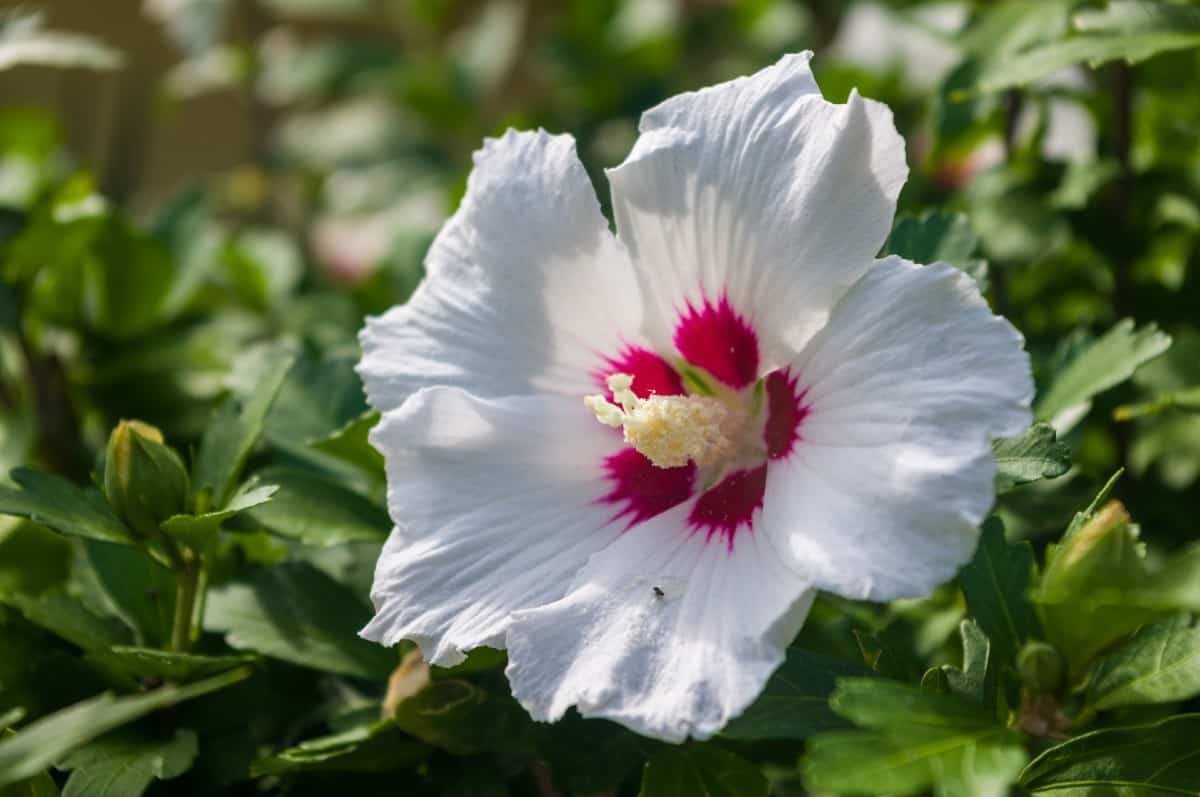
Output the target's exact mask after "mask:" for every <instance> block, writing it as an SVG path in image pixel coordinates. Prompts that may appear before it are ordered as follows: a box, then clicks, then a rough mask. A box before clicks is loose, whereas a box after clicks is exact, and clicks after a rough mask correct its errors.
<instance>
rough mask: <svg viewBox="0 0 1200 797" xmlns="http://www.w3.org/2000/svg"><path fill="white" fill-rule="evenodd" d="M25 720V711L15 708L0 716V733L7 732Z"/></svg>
mask: <svg viewBox="0 0 1200 797" xmlns="http://www.w3.org/2000/svg"><path fill="white" fill-rule="evenodd" d="M24 718H25V709H23V708H14V709H11V710H9V711H6V712H4V713H3V714H0V731H6V730H8V729H9V728H10V727H12V726H13V725H16V724H17V723H18V722H20V721H21V720H22V719H24Z"/></svg>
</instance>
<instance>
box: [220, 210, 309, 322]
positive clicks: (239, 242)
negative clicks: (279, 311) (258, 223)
mask: <svg viewBox="0 0 1200 797" xmlns="http://www.w3.org/2000/svg"><path fill="white" fill-rule="evenodd" d="M222 264H223V265H224V267H225V274H226V276H228V277H229V279H230V280H231V281H232V283H233V286H234V288H235V289H236V290H237V292H238V294H239V295H240V296H241V298H242V299H243V300H244V301H246V302H247V303H248V304H250V305H251V306H253V307H254V308H256V309H258V310H260V311H265V310H269V309H271V308H277V307H279V306H280V305H281V304H282V303H283V302H284V301H285V300H286V299H287V298H288V296H289V295H290V294H291V293H292V292H293V291H294V290H295V288H296V283H297V282H299V280H300V277H301V276H302V275H303V273H304V261H303V258H302V256H301V254H300V250H299V248H298V247H297V246H296V242H295V241H294V240H293V239H292V238H290V237H288V236H287V235H285V234H283V233H282V232H280V231H279V230H272V229H269V228H252V229H247V230H242V231H241V232H239V233H238V235H237V237H236V238H234V239H233V240H232V241H230V242H229V243H228V244H227V246H226V248H225V252H224V255H223V257H222Z"/></svg>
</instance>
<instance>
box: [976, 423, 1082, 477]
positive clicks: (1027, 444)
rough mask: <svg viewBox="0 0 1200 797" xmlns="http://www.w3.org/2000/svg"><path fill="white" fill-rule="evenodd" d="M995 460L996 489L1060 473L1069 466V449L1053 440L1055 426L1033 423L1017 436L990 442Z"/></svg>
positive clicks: (1059, 474)
mask: <svg viewBox="0 0 1200 797" xmlns="http://www.w3.org/2000/svg"><path fill="white" fill-rule="evenodd" d="M992 457H993V458H994V459H995V460H996V492H997V493H1006V492H1008V491H1009V490H1011V489H1013V488H1014V487H1016V486H1018V485H1021V484H1028V483H1029V482H1036V481H1040V480H1041V479H1053V478H1056V477H1058V476H1062V475H1063V474H1064V473H1066V472H1067V471H1068V470H1070V468H1071V449H1070V448H1069V447H1068V446H1067V445H1066V444H1065V443H1059V442H1056V441H1055V433H1054V427H1053V426H1050V425H1049V424H1046V423H1037V424H1034V425H1033V426H1031V427H1030V428H1029V430H1028V431H1026V432H1025V433H1024V434H1022V435H1020V436H1019V437H1006V438H1002V439H1000V440H993V441H992Z"/></svg>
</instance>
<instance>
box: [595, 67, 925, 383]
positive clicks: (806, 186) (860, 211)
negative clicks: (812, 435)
mask: <svg viewBox="0 0 1200 797" xmlns="http://www.w3.org/2000/svg"><path fill="white" fill-rule="evenodd" d="M810 56H811V54H810V53H804V54H801V55H793V56H788V57H785V58H784V59H783V60H781V61H780V62H779V63H777V64H775V65H774V66H772V67H770V68H768V69H764V70H762V71H761V72H758V73H756V74H754V75H752V76H750V77H747V78H741V79H738V80H734V81H732V82H729V83H722V84H720V85H717V86H713V87H711V88H707V89H704V90H702V91H698V92H695V93H692V94H682V95H680V96H677V97H674V98H672V99H670V100H667V101H666V102H664V103H663V104H662V105H659V106H658V107H656V108H654V109H652V110H650V111H648V112H647V113H646V114H645V115H644V116H643V117H642V122H641V136H640V138H639V139H638V141H637V144H636V145H635V146H634V148H633V151H632V152H631V153H630V155H629V157H628V158H627V159H626V161H625V162H624V163H622V164H621V165H620V166H618V167H617V168H615V169H612V170H610V171H609V172H608V175H609V181H610V182H611V184H612V197H613V209H614V213H615V215H616V220H617V234H618V236H619V237H620V238H621V241H622V242H623V243H624V244H625V246H626V248H627V249H628V250H629V253H630V255H631V256H632V257H633V259H634V263H635V265H636V267H637V269H638V276H639V279H641V280H642V283H643V290H644V291H645V293H646V297H645V300H646V302H647V311H646V315H645V318H646V323H647V333H648V334H649V336H650V338H651V340H652V341H653V342H654V343H655V344H656V345H658V346H660V347H661V346H664V345H667V344H669V343H670V340H671V328H670V324H671V323H673V321H674V319H675V318H676V317H677V315H678V312H679V310H680V309H681V308H682V307H683V306H684V303H686V302H691V303H692V304H693V305H698V302H699V298H700V296H699V295H700V293H701V292H702V293H703V294H704V295H705V297H706V298H708V299H709V300H711V301H714V302H715V301H717V300H719V299H720V298H721V296H722V294H723V293H725V292H727V293H728V296H729V299H730V301H731V303H732V305H733V307H734V309H735V310H737V311H738V312H740V313H743V314H746V315H748V316H749V317H750V320H751V321H752V322H753V323H754V325H755V327H756V328H757V329H758V330H759V331H760V335H761V334H763V333H766V335H768V337H767V339H766V340H764V341H763V344H764V348H765V349H766V352H765V358H764V359H765V360H766V361H767V362H768V363H769V364H774V365H779V364H782V363H781V362H779V358H781V357H784V356H785V354H784V352H789V353H788V354H787V355H786V356H789V357H790V356H794V354H795V352H797V351H799V349H800V347H801V346H802V345H803V344H804V342H805V341H806V340H807V339H808V338H809V337H811V335H812V334H813V333H814V332H815V331H816V330H817V329H819V328H820V326H821V325H822V324H823V323H824V320H825V318H826V317H827V315H828V312H829V311H830V309H831V308H832V307H833V305H834V304H835V302H836V300H837V298H838V297H839V296H840V295H841V294H842V293H843V292H844V291H845V290H846V288H847V287H848V286H849V285H850V284H851V283H853V282H854V281H855V280H856V279H857V278H858V277H859V276H860V275H861V274H863V273H864V272H865V271H866V270H867V269H868V268H869V267H870V265H871V262H872V260H873V259H874V257H875V254H876V252H878V251H879V248H880V246H881V245H882V244H883V242H884V240H885V239H886V238H887V235H888V232H889V231H890V230H891V224H892V217H893V215H894V213H895V208H896V197H897V196H898V195H899V193H900V188H901V186H902V185H903V184H904V181H905V179H906V178H907V176H908V167H907V165H906V163H905V156H904V141H903V139H901V138H900V135H899V134H898V133H897V132H896V128H895V125H894V124H893V122H892V114H891V111H889V110H888V108H887V107H886V106H884V105H882V104H879V103H876V102H872V101H870V100H864V99H862V98H861V97H859V96H858V95H857V94H856V93H855V94H851V96H850V100H849V102H847V103H846V104H845V105H834V104H832V103H829V102H827V101H825V100H824V99H823V98H822V97H821V95H820V92H819V90H818V88H817V85H816V83H815V81H814V80H813V77H812V72H811V71H810V70H809V66H808V61H809V58H810ZM772 360H775V362H773V363H772V362H771V361H772Z"/></svg>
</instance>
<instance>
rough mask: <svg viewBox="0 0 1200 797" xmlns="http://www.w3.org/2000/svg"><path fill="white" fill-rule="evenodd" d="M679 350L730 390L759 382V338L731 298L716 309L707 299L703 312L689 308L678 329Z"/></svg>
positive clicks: (680, 319)
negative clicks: (730, 301) (734, 307)
mask: <svg viewBox="0 0 1200 797" xmlns="http://www.w3.org/2000/svg"><path fill="white" fill-rule="evenodd" d="M675 348H676V349H678V350H679V353H680V354H681V355H683V358H684V359H685V360H687V361H688V362H689V363H691V364H692V365H695V366H699V367H700V368H703V369H705V370H706V371H708V372H709V373H710V374H712V375H713V376H715V377H716V378H717V379H720V380H721V381H722V382H724V383H725V384H726V385H728V386H729V387H732V388H738V389H740V388H743V387H745V386H746V385H749V384H751V383H752V382H754V380H756V379H757V378H758V335H756V334H755V333H754V329H753V328H752V327H751V326H750V323H749V322H748V321H747V320H746V319H745V318H743V317H742V316H740V315H738V314H737V313H736V312H735V311H734V309H733V307H732V306H731V305H730V304H729V298H728V297H722V298H721V301H720V302H718V303H717V304H715V305H714V304H713V303H712V302H710V301H708V300H707V299H705V300H704V304H703V305H702V306H701V307H700V308H699V309H697V308H695V307H693V306H692V305H690V304H689V305H688V307H687V311H686V312H684V313H683V314H682V315H681V316H680V318H679V323H678V324H676V325H675Z"/></svg>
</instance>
